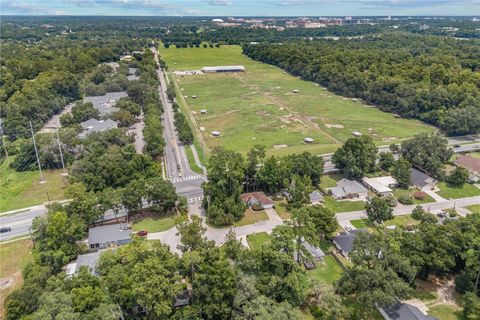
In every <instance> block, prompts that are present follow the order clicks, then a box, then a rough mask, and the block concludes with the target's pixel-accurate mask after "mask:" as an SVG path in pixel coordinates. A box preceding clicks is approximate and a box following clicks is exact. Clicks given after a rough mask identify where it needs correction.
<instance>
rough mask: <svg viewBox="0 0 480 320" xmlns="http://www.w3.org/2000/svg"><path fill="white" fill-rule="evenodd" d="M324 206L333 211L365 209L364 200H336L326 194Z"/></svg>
mask: <svg viewBox="0 0 480 320" xmlns="http://www.w3.org/2000/svg"><path fill="white" fill-rule="evenodd" d="M324 205H325V207H326V208H328V209H330V210H332V211H333V212H335V213H339V212H349V211H358V210H363V209H365V202H363V201H349V200H343V201H337V200H335V199H333V197H332V196H326V197H325V200H324Z"/></svg>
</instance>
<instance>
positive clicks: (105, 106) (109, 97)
mask: <svg viewBox="0 0 480 320" xmlns="http://www.w3.org/2000/svg"><path fill="white" fill-rule="evenodd" d="M125 97H128V94H127V93H126V92H125V91H120V92H107V93H106V94H105V95H103V96H88V97H85V99H84V100H85V102H91V103H92V104H93V107H94V108H95V109H97V110H98V112H99V113H100V116H101V117H103V116H108V115H110V114H112V113H113V112H115V111H118V108H116V107H115V104H116V103H117V101H118V100H119V99H121V98H125Z"/></svg>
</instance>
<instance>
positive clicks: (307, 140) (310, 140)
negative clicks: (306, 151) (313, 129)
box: [303, 137, 315, 143]
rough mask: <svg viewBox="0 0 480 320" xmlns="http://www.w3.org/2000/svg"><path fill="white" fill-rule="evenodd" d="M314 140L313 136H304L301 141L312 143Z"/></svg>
mask: <svg viewBox="0 0 480 320" xmlns="http://www.w3.org/2000/svg"><path fill="white" fill-rule="evenodd" d="M314 141H315V140H313V138H310V137H306V138H303V142H305V143H313V142H314Z"/></svg>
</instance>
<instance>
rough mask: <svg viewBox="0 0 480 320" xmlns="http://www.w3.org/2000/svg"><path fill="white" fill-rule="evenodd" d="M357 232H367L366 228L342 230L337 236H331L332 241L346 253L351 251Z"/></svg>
mask: <svg viewBox="0 0 480 320" xmlns="http://www.w3.org/2000/svg"><path fill="white" fill-rule="evenodd" d="M359 232H368V231H367V229H355V230H350V232H342V233H340V234H339V235H338V236H335V237H333V241H334V242H335V243H336V244H337V245H338V246H339V247H340V249H342V251H343V252H346V253H347V254H348V253H350V252H352V249H353V243H354V242H355V238H356V237H357V233H359Z"/></svg>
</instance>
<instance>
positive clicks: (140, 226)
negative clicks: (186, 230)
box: [132, 214, 176, 233]
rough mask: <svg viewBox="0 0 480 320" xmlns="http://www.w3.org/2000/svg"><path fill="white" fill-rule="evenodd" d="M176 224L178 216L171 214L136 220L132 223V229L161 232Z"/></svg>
mask: <svg viewBox="0 0 480 320" xmlns="http://www.w3.org/2000/svg"><path fill="white" fill-rule="evenodd" d="M175 224H176V216H175V215H173V214H169V215H167V216H163V217H158V218H152V217H150V218H145V219H142V220H138V221H135V222H134V223H133V224H132V229H133V230H134V231H142V230H145V231H148V232H150V233H151V232H161V231H166V230H168V229H170V228H172V227H174V226H175Z"/></svg>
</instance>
